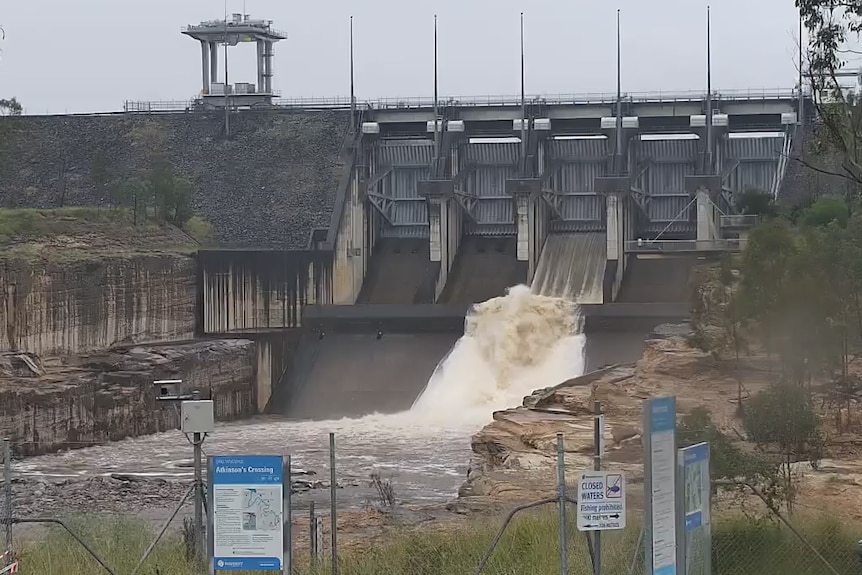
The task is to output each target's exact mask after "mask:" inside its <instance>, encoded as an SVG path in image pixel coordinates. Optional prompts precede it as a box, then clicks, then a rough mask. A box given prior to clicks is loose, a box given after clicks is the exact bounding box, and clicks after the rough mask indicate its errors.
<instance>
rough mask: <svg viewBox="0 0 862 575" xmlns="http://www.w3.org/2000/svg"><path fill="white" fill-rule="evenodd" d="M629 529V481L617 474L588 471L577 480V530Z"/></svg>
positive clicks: (613, 472)
mask: <svg viewBox="0 0 862 575" xmlns="http://www.w3.org/2000/svg"><path fill="white" fill-rule="evenodd" d="M625 527H626V478H625V476H624V475H623V474H622V473H620V472H617V471H585V472H583V473H581V474H580V476H579V477H578V530H579V531H610V530H614V529H625Z"/></svg>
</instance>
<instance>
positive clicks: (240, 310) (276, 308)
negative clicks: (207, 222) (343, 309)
mask: <svg viewBox="0 0 862 575" xmlns="http://www.w3.org/2000/svg"><path fill="white" fill-rule="evenodd" d="M197 259H198V266H199V268H198V286H199V287H198V290H199V291H198V297H199V298H200V299H199V305H200V313H201V325H200V331H201V333H202V334H204V335H213V334H220V335H227V334H243V333H260V332H267V331H271V330H275V329H283V328H295V327H299V326H300V325H301V316H302V308H303V306H305V305H308V304H324V303H330V302H331V301H332V288H331V286H332V281H331V279H332V267H333V266H332V252H325V251H283V250H254V251H252V250H202V251H200V252H198V258H197Z"/></svg>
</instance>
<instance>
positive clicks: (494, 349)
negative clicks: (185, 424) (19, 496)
mask: <svg viewBox="0 0 862 575" xmlns="http://www.w3.org/2000/svg"><path fill="white" fill-rule="evenodd" d="M582 325H583V322H582V318H581V316H580V313H579V312H578V308H577V306H576V305H575V304H573V303H571V302H570V301H567V300H564V299H559V298H551V297H545V296H541V295H536V294H532V293H531V292H530V290H529V288H527V287H526V286H516V287H514V288H512V289H511V290H509V293H508V294H507V295H506V296H503V297H499V298H494V299H491V300H488V301H487V302H484V303H481V304H477V305H476V306H474V310H473V312H472V313H471V315H470V316H469V317H468V318H467V320H466V322H465V334H464V336H463V337H462V338H461V339H459V340H458V342H457V343H456V344H455V346H454V347H453V348H452V350H451V351H450V353H449V354H448V355H447V356H446V358H444V359H443V360H442V361H441V363H440V365H439V366H438V367H437V370H436V371H435V373H434V374H433V375H432V377H431V379H430V380H429V382H428V385H427V386H426V388H425V390H424V391H423V393H422V394H421V395H420V397H419V398H418V399H417V400H416V402H415V403H414V405H413V407H412V408H411V409H410V410H409V411H406V412H403V413H399V414H393V415H379V414H375V415H369V416H366V417H363V418H360V419H343V420H338V421H286V420H284V419H277V418H272V417H265V418H264V417H261V418H255V419H252V420H246V421H242V422H235V423H225V424H219V425H217V426H216V430H215V432H214V433H213V434H212V435H211V436H209V437H208V438H207V439H206V442H205V443H204V451H205V452H206V453H207V454H211V455H214V454H218V455H230V454H285V455H287V454H290V455H291V457H292V464H293V466H294V468H301V469H303V470H307V471H311V472H314V473H316V475H312V476H310V477H309V479H311V480H315V479H321V480H326V479H328V473H329V437H328V434H329V433H330V432H333V433H335V437H336V469H337V477H338V482H339V483H340V484H347V485H352V486H354V487H356V489H355V490H354V491H355V492H356V493H357V494H358V495H359V496H358V497H355V498H353V499H352V500H353V502H354V503H357V504H358V503H360V502H361V499H362V496H363V494H364V495H369V494H370V491H368V487H367V485H366V484H367V481H368V478H369V476H370V474H371V473H372V472H373V471H375V470H376V471H378V472H379V473H380V475H381V476H382V477H384V478H389V479H391V480H392V483H393V485H394V487H395V490H396V493H397V495H398V498H399V500H402V501H408V502H416V503H421V502H432V501H440V500H443V499H448V498H450V497H452V496H453V495H455V493H456V492H457V488H458V486H459V485H460V484H461V483H462V482H463V481H464V480H465V479H466V475H467V469H468V465H469V460H470V454H471V450H470V437H471V435H472V434H473V433H475V432H476V431H478V430H479V429H481V428H482V426H483V425H485V424H487V423H488V422H489V421H490V420H491V417H492V414H493V412H494V411H497V410H500V409H505V408H508V407H513V406H516V405H520V403H521V401H522V399H523V397H524V396H525V395H529V394H530V393H532V391H533V390H535V389H538V388H542V387H547V386H551V385H555V384H557V383H560V382H562V381H565V380H566V379H569V378H572V377H576V376H578V375H582V374H583V372H584V345H585V341H586V338H585V336H584V335H583V334H582V333H581V331H582ZM191 453H192V446H191V445H190V443H189V442H188V440H187V439H186V438H185V436H184V435H183V434H182V433H180V432H179V431H170V432H165V433H160V434H155V435H149V436H145V437H138V438H134V439H127V440H124V441H119V442H115V443H111V444H107V445H103V446H98V447H90V448H86V449H77V450H73V451H68V452H65V453H60V454H53V455H45V456H40V457H32V458H28V459H26V460H23V461H21V462H18V463H16V469H17V471H18V472H20V473H21V474H23V475H27V476H42V477H46V478H75V477H87V476H92V475H108V474H111V473H123V474H130V475H135V474H139V475H145V476H153V477H162V478H171V479H183V478H190V477H191V475H192V470H191V468H190V465H189V462H190V458H191ZM363 485H366V486H365V487H364V488H363V487H362V486H363Z"/></svg>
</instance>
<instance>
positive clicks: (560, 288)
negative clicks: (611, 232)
mask: <svg viewBox="0 0 862 575" xmlns="http://www.w3.org/2000/svg"><path fill="white" fill-rule="evenodd" d="M607 249H608V248H607V239H606V236H605V234H604V233H582V234H551V235H549V236H548V238H547V239H546V240H545V247H544V249H542V254H541V256H540V257H539V262H538V265H537V266H536V274H535V276H534V277H533V283H532V285H531V289H532V291H533V293H536V294H541V295H546V296H551V297H559V298H563V299H567V300H569V301H573V302H576V303H581V304H590V303H602V286H603V281H604V274H605V262H606V261H607V257H606V254H607Z"/></svg>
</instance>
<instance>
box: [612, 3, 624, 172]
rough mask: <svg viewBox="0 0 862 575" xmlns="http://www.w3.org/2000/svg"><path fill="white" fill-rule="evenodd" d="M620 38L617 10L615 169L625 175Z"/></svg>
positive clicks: (618, 12)
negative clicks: (623, 163) (623, 164)
mask: <svg viewBox="0 0 862 575" xmlns="http://www.w3.org/2000/svg"><path fill="white" fill-rule="evenodd" d="M620 38H621V35H620V11H619V10H617V134H616V135H617V139H616V146H615V150H614V169H615V173H616V174H617V175H621V174H622V173H623V166H622V159H623V79H622V45H621V39H620Z"/></svg>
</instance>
